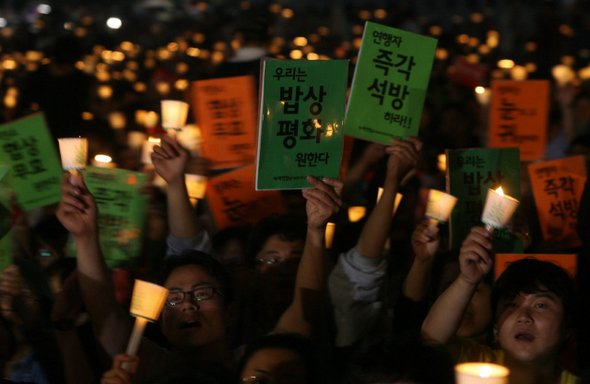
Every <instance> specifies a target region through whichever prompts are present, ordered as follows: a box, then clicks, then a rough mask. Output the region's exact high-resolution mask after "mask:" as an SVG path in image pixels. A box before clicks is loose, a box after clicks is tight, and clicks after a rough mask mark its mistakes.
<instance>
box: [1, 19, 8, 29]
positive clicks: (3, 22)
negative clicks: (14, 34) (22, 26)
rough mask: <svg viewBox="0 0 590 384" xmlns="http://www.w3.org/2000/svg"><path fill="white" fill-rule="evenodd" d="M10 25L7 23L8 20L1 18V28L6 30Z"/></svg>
mask: <svg viewBox="0 0 590 384" xmlns="http://www.w3.org/2000/svg"><path fill="white" fill-rule="evenodd" d="M7 24H8V23H7V22H6V19H5V18H3V17H0V28H4V27H6V25H7Z"/></svg>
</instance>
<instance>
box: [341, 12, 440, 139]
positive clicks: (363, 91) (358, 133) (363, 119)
mask: <svg viewBox="0 0 590 384" xmlns="http://www.w3.org/2000/svg"><path fill="white" fill-rule="evenodd" d="M436 44H437V40H436V39H433V38H430V37H426V36H422V35H417V34H415V33H410V32H406V31H402V30H399V29H395V28H391V27H386V26H384V25H379V24H375V23H371V22H367V23H366V24H365V31H364V33H363V42H362V45H361V49H360V51H359V55H358V61H357V64H356V69H355V72H354V79H353V82H352V88H351V91H350V100H349V102H348V108H347V110H346V123H345V133H346V134H347V135H350V136H354V137H358V138H361V139H364V140H370V141H375V142H378V143H383V144H387V145H390V144H391V138H393V137H395V138H398V139H401V140H403V139H405V138H406V137H408V136H414V137H415V136H417V135H418V128H419V126H420V118H421V116H422V108H423V107H424V99H425V98H426V90H427V88H428V81H429V80H430V72H431V71H432V64H433V61H434V54H435V52H436Z"/></svg>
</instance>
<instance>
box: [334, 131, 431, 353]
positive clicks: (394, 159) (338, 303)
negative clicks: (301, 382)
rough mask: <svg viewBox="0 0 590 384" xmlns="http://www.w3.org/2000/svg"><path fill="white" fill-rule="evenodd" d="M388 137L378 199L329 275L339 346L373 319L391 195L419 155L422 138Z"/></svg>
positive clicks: (363, 331) (357, 335) (352, 339)
mask: <svg viewBox="0 0 590 384" xmlns="http://www.w3.org/2000/svg"><path fill="white" fill-rule="evenodd" d="M391 141H392V143H393V144H395V146H390V147H387V148H386V150H385V151H386V153H387V154H389V158H388V160H387V174H386V178H385V183H384V185H383V193H382V195H381V199H379V202H378V203H377V205H375V208H373V211H372V212H371V214H370V215H369V218H368V219H367V222H366V223H365V226H364V227H363V230H362V232H361V235H360V237H359V240H358V242H357V245H356V247H354V248H352V249H351V250H349V251H348V252H346V253H343V254H342V255H340V257H339V259H338V263H337V264H336V267H335V268H334V269H333V270H332V273H331V274H330V277H329V281H328V283H329V289H330V297H331V300H332V304H333V306H334V314H335V321H336V327H337V329H338V333H337V336H336V344H337V345H338V346H339V347H345V346H349V345H351V344H353V343H354V342H356V341H357V340H359V339H360V338H362V337H363V336H364V335H365V334H366V333H367V331H368V330H369V329H370V328H371V325H372V324H375V323H376V321H377V318H378V315H379V312H380V303H379V302H378V301H379V292H380V289H381V286H382V284H383V280H384V278H385V271H386V269H387V262H386V261H385V259H384V258H382V257H381V255H382V252H383V247H384V246H385V241H386V240H387V238H388V237H389V235H390V232H391V218H392V214H393V205H394V202H395V195H396V194H397V191H398V189H399V186H400V184H401V182H402V180H403V179H404V178H405V177H406V176H407V175H408V173H409V172H410V171H411V170H412V169H413V168H414V167H415V166H416V164H417V163H418V160H419V158H420V151H421V149H422V142H420V141H419V140H418V139H415V138H411V137H410V138H408V140H407V141H402V140H396V139H392V140H391Z"/></svg>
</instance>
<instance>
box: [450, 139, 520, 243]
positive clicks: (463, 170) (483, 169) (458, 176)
mask: <svg viewBox="0 0 590 384" xmlns="http://www.w3.org/2000/svg"><path fill="white" fill-rule="evenodd" d="M447 172H448V175H447V193H449V194H451V195H453V196H455V197H457V199H458V202H457V205H456V206H455V209H454V210H453V212H452V213H451V220H450V225H451V243H452V247H453V248H458V247H460V246H461V243H463V240H464V239H465V237H466V236H467V234H469V232H470V231H471V227H473V226H475V225H479V224H481V214H482V211H483V207H484V203H485V200H486V197H487V193H488V189H490V188H492V189H497V188H498V187H502V189H503V190H504V193H506V194H507V195H509V196H511V197H514V198H515V199H517V200H518V199H520V157H519V151H518V148H505V149H461V150H447ZM521 248H522V243H521V242H520V240H519V239H518V238H516V237H515V236H514V235H512V234H511V233H510V231H509V230H508V229H502V230H496V231H494V249H499V250H501V251H503V252H508V251H510V252H512V251H519V252H520V251H521V250H522V249H521Z"/></svg>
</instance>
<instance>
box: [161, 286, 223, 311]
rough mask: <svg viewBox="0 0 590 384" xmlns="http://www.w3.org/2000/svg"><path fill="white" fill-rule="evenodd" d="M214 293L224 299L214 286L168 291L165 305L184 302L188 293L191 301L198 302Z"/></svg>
mask: <svg viewBox="0 0 590 384" xmlns="http://www.w3.org/2000/svg"><path fill="white" fill-rule="evenodd" d="M216 293H217V294H218V295H219V296H221V297H223V298H224V299H225V296H224V295H223V294H222V293H221V292H219V290H217V288H215V287H199V288H195V289H192V290H190V291H170V293H169V294H168V299H166V305H167V306H169V307H174V306H175V305H178V304H181V303H182V302H184V299H185V298H186V295H187V294H189V295H190V297H191V299H193V301H195V302H199V301H204V300H209V299H211V298H213V295H215V294H216Z"/></svg>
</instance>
